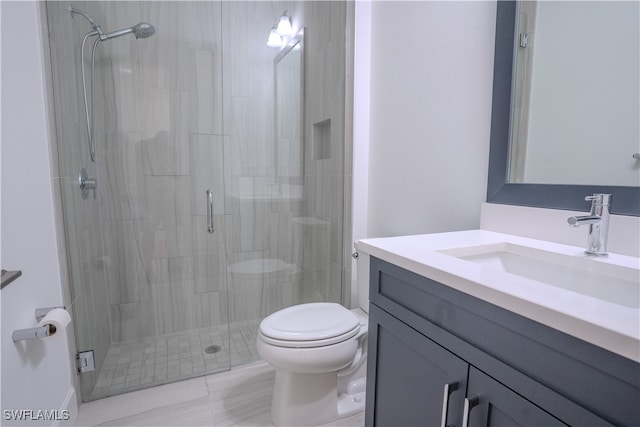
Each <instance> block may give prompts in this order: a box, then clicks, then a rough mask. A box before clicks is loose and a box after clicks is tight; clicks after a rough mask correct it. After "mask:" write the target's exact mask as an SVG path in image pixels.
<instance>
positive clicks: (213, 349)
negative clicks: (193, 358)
mask: <svg viewBox="0 0 640 427" xmlns="http://www.w3.org/2000/svg"><path fill="white" fill-rule="evenodd" d="M220 350H222V347H220V346H219V345H215V344H214V345H210V346H207V347H205V348H204V352H205V353H207V354H213V353H217V352H219V351H220Z"/></svg>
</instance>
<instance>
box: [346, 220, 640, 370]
mask: <svg viewBox="0 0 640 427" xmlns="http://www.w3.org/2000/svg"><path fill="white" fill-rule="evenodd" d="M502 242H506V243H511V244H515V245H520V246H526V247H531V248H535V249H541V250H544V251H551V252H555V253H559V254H564V255H570V256H574V257H583V258H586V259H587V260H588V262H594V263H606V264H614V265H617V266H623V267H628V268H633V269H636V270H640V258H635V257H630V256H625V255H618V254H609V256H606V257H589V256H587V255H585V254H584V248H581V247H577V246H568V245H562V244H558V243H552V242H547V241H542V240H535V239H529V238H525V237H519V236H514V235H510V234H501V233H495V232H491V231H486V230H469V231H458V232H450V233H437V234H422V235H414V236H399V237H386V238H375V239H362V240H359V241H358V242H356V249H357V250H358V251H361V252H365V253H367V254H369V255H372V256H374V257H376V258H380V259H382V260H385V261H387V262H390V263H392V264H395V265H397V266H399V267H402V268H404V269H406V270H409V271H412V272H414V273H416V274H419V275H421V276H424V277H428V278H430V279H433V280H435V281H437V282H440V283H442V284H444V285H447V286H449V287H451V288H454V289H457V290H459V291H462V292H464V293H466V294H469V295H472V296H474V297H476V298H479V299H481V300H484V301H487V302H489V303H492V304H495V305H497V306H500V307H502V308H505V309H507V310H509V311H512V312H514V313H517V314H520V315H522V316H524V317H527V318H529V319H532V320H535V321H537V322H539V323H542V324H544V325H547V326H549V327H552V328H554V329H557V330H559V331H562V332H564V333H567V334H569V335H572V336H575V337H577V338H580V339H582V340H584V341H587V342H589V343H592V344H594V345H597V346H599V347H602V348H605V349H607V350H609V351H611V352H614V353H617V354H619V355H622V356H624V357H626V358H629V359H631V360H634V361H636V362H640V309H639V308H634V307H628V306H624V305H619V304H615V303H612V302H608V301H604V300H601V299H598V298H595V297H591V296H587V295H583V294H580V293H577V292H573V291H570V290H567V289H563V288H559V287H556V286H552V285H548V284H545V283H541V282H537V281H534V280H530V279H526V278H524V277H521V276H517V275H513V274H510V273H506V272H503V271H500V270H497V269H493V268H489V267H487V266H483V265H479V264H476V263H473V262H470V261H466V260H464V259H460V258H456V257H454V256H451V255H447V254H444V253H441V252H439V251H441V250H446V249H453V248H459V247H469V246H478V245H486V244H493V243H502ZM635 279H636V280H638V286H639V287H640V276H637V277H636V278H635ZM603 286H606V284H603Z"/></svg>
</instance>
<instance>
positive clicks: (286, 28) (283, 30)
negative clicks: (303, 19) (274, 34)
mask: <svg viewBox="0 0 640 427" xmlns="http://www.w3.org/2000/svg"><path fill="white" fill-rule="evenodd" d="M291 33H293V28H291V18H289V17H288V16H287V15H282V16H281V17H280V22H278V34H280V35H281V36H288V35H289V34H291Z"/></svg>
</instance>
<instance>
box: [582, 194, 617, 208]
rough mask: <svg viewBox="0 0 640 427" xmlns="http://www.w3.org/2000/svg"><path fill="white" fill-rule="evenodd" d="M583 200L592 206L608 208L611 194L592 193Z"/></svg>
mask: <svg viewBox="0 0 640 427" xmlns="http://www.w3.org/2000/svg"><path fill="white" fill-rule="evenodd" d="M584 200H585V201H587V202H592V204H594V205H603V206H609V204H610V202H611V194H603V193H593V195H592V196H586V197H585V198H584Z"/></svg>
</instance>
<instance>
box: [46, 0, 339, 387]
mask: <svg viewBox="0 0 640 427" xmlns="http://www.w3.org/2000/svg"><path fill="white" fill-rule="evenodd" d="M73 5H74V7H77V8H79V9H82V10H84V11H86V12H88V13H89V14H90V15H91V16H92V17H93V18H95V19H96V21H97V22H99V23H100V24H101V26H102V27H103V30H105V31H107V32H108V31H113V30H115V29H119V28H124V27H128V26H131V25H133V24H135V23H137V22H140V21H145V22H149V23H152V24H153V25H154V26H155V27H156V29H157V33H156V35H154V36H153V37H151V38H149V39H143V40H142V39H141V40H135V39H134V38H133V37H131V36H127V37H120V38H117V39H113V40H110V41H108V42H104V43H100V44H99V46H98V49H97V55H96V73H95V81H96V85H95V129H96V132H95V135H96V138H95V140H96V148H97V159H96V163H91V162H90V161H89V160H88V158H89V156H88V149H87V143H86V130H85V119H84V109H83V104H82V89H81V75H80V58H79V52H80V42H81V40H82V36H83V35H84V34H85V33H86V32H87V31H88V30H89V26H88V25H87V23H86V21H85V20H84V18H81V17H80V16H73V17H72V16H71V15H70V13H69V12H68V10H67V8H68V3H64V2H50V3H48V4H47V14H48V23H49V29H50V32H49V36H50V44H51V57H52V69H53V89H54V98H55V103H56V106H55V109H56V127H57V133H58V143H57V144H58V147H57V149H58V157H59V161H60V165H61V166H60V177H59V181H60V183H61V191H62V195H63V203H64V206H65V208H64V213H65V222H66V229H67V239H68V245H69V248H68V253H69V258H70V275H71V276H72V277H71V280H70V281H71V284H72V286H73V293H72V294H73V298H74V301H73V306H72V307H73V309H74V318H75V319H76V329H77V330H78V335H79V338H78V341H79V342H78V346H79V347H81V349H82V348H93V349H94V351H95V352H96V362H97V364H98V366H100V365H101V363H102V360H103V358H104V355H105V354H106V351H107V349H108V346H109V343H110V342H111V341H124V340H131V339H138V338H142V337H148V336H152V335H157V334H165V333H170V332H177V331H183V330H189V329H193V328H200V327H206V326H215V325H220V324H225V323H227V322H235V323H238V322H243V321H249V320H255V319H259V318H262V317H264V316H265V315H267V314H269V313H270V312H272V311H274V310H276V309H278V308H280V307H282V306H285V305H289V304H293V303H297V302H306V301H314V300H331V301H340V296H341V291H342V290H341V286H342V277H343V276H345V273H344V269H345V266H344V263H343V259H342V257H343V255H342V254H343V251H342V245H343V237H342V232H343V199H344V191H343V187H344V176H345V172H344V69H345V65H344V57H345V54H344V46H345V4H344V3H343V2H324V1H322V2H262V1H257V2H245V1H238V2H222V3H221V2H73ZM284 10H287V11H288V14H289V15H290V16H291V17H292V20H293V23H294V27H297V28H300V27H302V26H304V27H305V31H306V44H305V55H306V63H305V67H306V70H305V99H306V101H305V121H304V137H305V140H304V148H303V153H304V154H303V156H304V167H303V170H302V172H303V173H304V176H302V177H298V178H289V179H282V177H278V176H276V173H275V171H274V169H275V162H276V158H275V156H276V154H275V153H276V146H277V144H276V141H275V138H274V129H273V124H274V119H273V102H274V101H273V58H274V56H275V55H276V53H277V50H275V49H273V48H269V47H267V46H266V38H267V35H268V31H269V30H270V29H271V27H272V26H273V24H274V23H275V22H276V20H277V19H278V17H279V16H280V15H281V14H282V12H283V11H284ZM87 46H88V49H87V52H90V48H91V44H90V43H88V44H87ZM88 58H89V55H88V54H87V55H86V56H85V64H86V65H87V68H86V69H87V71H88V64H89V62H88ZM81 167H86V168H87V170H88V172H89V175H90V176H96V177H97V179H98V191H97V193H96V198H95V199H94V198H93V195H91V196H90V197H89V198H88V199H87V200H82V198H81V197H80V193H79V191H78V188H77V174H78V171H79V170H80V168H81ZM207 189H211V190H212V191H213V194H214V214H215V215H214V228H215V233H213V234H209V233H208V232H207V230H206V227H207V225H206V203H205V191H206V190H207ZM256 260H271V261H266V262H261V261H257V262H258V264H256ZM247 261H249V262H247ZM251 261H253V263H252V262H251ZM256 268H257V270H256ZM260 270H262V271H265V274H262V275H256V274H255V271H260ZM252 271H253V272H254V273H252ZM83 381H91V376H90V375H88V376H85V379H83Z"/></svg>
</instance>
